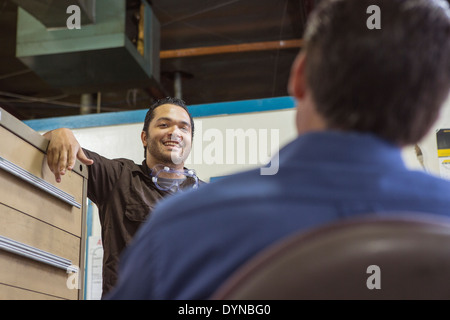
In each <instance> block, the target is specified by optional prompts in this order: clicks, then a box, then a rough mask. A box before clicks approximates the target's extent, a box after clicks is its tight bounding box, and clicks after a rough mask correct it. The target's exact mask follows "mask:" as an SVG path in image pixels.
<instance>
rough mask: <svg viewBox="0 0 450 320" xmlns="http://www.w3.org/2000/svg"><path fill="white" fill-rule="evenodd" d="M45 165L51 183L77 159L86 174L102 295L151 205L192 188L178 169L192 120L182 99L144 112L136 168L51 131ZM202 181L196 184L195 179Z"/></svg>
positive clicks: (187, 174) (190, 176) (191, 176)
mask: <svg viewBox="0 0 450 320" xmlns="http://www.w3.org/2000/svg"><path fill="white" fill-rule="evenodd" d="M44 136H45V137H46V138H47V139H49V140H50V143H49V146H48V149H47V162H48V165H49V167H50V170H52V172H53V173H54V174H55V179H56V181H58V182H59V181H61V177H62V176H63V175H64V174H65V172H66V170H71V169H72V168H73V166H74V164H75V160H76V159H77V158H78V159H79V160H80V161H81V162H82V163H84V164H86V165H87V167H88V170H89V179H88V191H87V193H88V197H89V199H91V200H92V201H93V202H94V203H95V204H96V205H97V207H98V209H99V217H100V224H101V226H102V241H103V248H104V256H103V295H105V294H106V293H108V291H109V290H110V289H111V288H112V287H113V286H114V284H115V282H116V279H117V270H116V269H117V264H118V261H119V257H120V254H121V253H122V251H123V250H124V249H125V247H126V246H127V245H128V244H129V242H130V241H131V239H132V238H133V236H134V234H135V233H136V231H137V230H138V228H139V227H140V225H141V224H142V223H143V222H144V221H145V220H146V219H147V218H148V216H149V214H150V212H151V211H152V210H153V207H154V206H155V204H156V203H157V202H158V201H159V200H160V199H162V198H164V197H166V196H167V195H169V194H171V193H173V192H176V191H178V190H179V189H190V188H197V186H198V182H199V181H198V179H197V177H196V176H195V172H193V170H188V169H186V168H184V161H185V160H186V158H187V157H188V156H189V153H190V151H191V145H192V138H193V136H194V121H193V119H192V116H191V115H190V114H189V112H188V110H187V107H186V105H185V103H184V101H182V100H179V99H176V98H165V99H162V100H159V101H157V102H156V103H154V104H153V105H152V106H151V107H150V108H149V110H148V112H147V115H146V117H145V120H144V127H143V129H142V133H141V140H142V145H143V147H144V157H145V159H144V160H143V161H142V164H141V165H138V164H136V163H134V162H133V161H131V160H129V159H112V160H111V159H107V158H105V157H102V156H101V155H99V154H97V153H95V152H93V151H90V150H87V149H84V148H82V147H81V146H80V144H79V143H78V141H77V140H76V138H75V136H74V134H73V133H72V131H71V130H69V129H66V128H60V129H56V130H53V131H50V132H47V133H46V134H45V135H44ZM200 183H202V181H200Z"/></svg>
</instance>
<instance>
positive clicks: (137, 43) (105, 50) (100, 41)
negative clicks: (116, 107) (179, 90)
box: [16, 0, 160, 93]
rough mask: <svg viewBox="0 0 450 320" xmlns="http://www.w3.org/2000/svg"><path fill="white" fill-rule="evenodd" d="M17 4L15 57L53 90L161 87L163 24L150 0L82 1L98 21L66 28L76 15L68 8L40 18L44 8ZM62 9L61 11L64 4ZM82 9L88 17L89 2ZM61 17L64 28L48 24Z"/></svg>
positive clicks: (84, 90)
mask: <svg viewBox="0 0 450 320" xmlns="http://www.w3.org/2000/svg"><path fill="white" fill-rule="evenodd" d="M60 1H61V0H57V1H50V0H47V1H32V2H41V3H43V2H47V3H50V2H55V3H56V2H58V3H59V2H60ZM16 2H17V3H18V4H19V5H20V7H19V9H18V22H17V41H16V56H17V58H19V59H20V60H21V61H22V62H23V63H24V64H26V65H27V66H28V67H29V68H30V69H31V70H33V71H34V72H35V73H36V74H37V75H39V76H40V77H41V78H42V79H43V80H44V81H46V82H47V83H48V84H50V85H51V86H53V87H54V88H59V89H61V90H62V91H64V92H67V93H89V92H98V91H112V90H116V89H118V88H121V89H123V88H136V87H148V86H150V87H158V88H159V64H160V61H159V42H160V31H159V29H160V26H159V22H158V20H157V18H156V16H155V15H154V14H153V12H152V10H151V7H150V6H149V4H148V3H147V2H146V1H142V2H141V1H136V0H133V1H131V0H129V1H127V0H96V1H78V4H80V6H79V7H80V9H81V6H82V5H81V3H82V2H91V3H94V8H93V9H94V10H93V12H92V15H91V17H95V21H94V23H91V22H89V20H88V22H87V24H83V23H81V25H80V28H79V29H77V28H73V29H70V28H69V27H67V26H66V21H67V20H68V19H69V18H71V15H72V13H70V11H69V13H66V11H67V7H66V8H63V9H65V10H63V11H61V10H59V11H56V10H53V9H48V12H49V14H50V16H49V15H47V16H46V17H47V18H45V21H41V20H39V19H41V18H40V17H42V16H45V15H38V14H37V13H36V11H41V12H42V11H45V10H44V9H42V8H41V10H34V12H33V14H31V13H30V12H28V10H31V11H33V9H30V8H27V7H25V6H22V4H21V3H22V2H31V1H20V0H17V1H16ZM61 2H64V3H66V1H61ZM73 3H74V1H71V4H73ZM136 3H137V5H136ZM65 5H67V3H66V4H65ZM38 7H39V6H38V5H36V6H35V7H34V8H38ZM58 7H60V9H61V5H60V4H58ZM80 11H82V12H84V14H85V15H86V16H88V14H87V11H88V10H87V9H86V6H84V7H83V9H82V10H80ZM50 12H51V13H50ZM52 15H57V18H58V19H56V17H53V18H51V16H52ZM61 15H62V17H63V19H62V20H63V21H64V26H63V27H59V28H49V27H47V26H46V24H45V23H48V21H56V20H58V21H61ZM81 15H83V14H81ZM42 19H44V18H42ZM58 24H60V22H58Z"/></svg>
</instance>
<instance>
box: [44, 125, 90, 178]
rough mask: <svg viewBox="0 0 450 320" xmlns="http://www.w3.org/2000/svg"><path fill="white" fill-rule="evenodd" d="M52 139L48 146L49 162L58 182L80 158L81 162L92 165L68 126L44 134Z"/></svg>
mask: <svg viewBox="0 0 450 320" xmlns="http://www.w3.org/2000/svg"><path fill="white" fill-rule="evenodd" d="M44 137H46V138H47V139H49V140H50V143H49V144H48V148H47V164H48V167H49V168H50V170H51V171H52V172H53V174H54V175H55V180H56V182H61V176H62V175H64V174H65V173H66V170H72V169H73V166H74V165H75V161H76V159H77V158H78V160H80V162H82V163H84V164H86V165H91V164H93V163H94V160H92V159H89V158H88V157H86V155H85V154H84V152H83V149H82V148H81V146H80V144H79V143H78V141H77V139H76V138H75V136H74V135H73V133H72V131H71V130H69V129H66V128H61V129H55V130H52V131H49V132H47V133H45V134H44Z"/></svg>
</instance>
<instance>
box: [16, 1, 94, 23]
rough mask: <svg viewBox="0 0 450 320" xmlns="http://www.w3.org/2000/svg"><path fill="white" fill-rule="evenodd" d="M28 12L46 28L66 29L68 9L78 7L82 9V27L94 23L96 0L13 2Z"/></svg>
mask: <svg viewBox="0 0 450 320" xmlns="http://www.w3.org/2000/svg"><path fill="white" fill-rule="evenodd" d="M12 1H13V2H14V3H15V4H17V5H18V6H19V7H21V8H22V9H24V10H25V11H27V12H28V13H29V14H31V15H32V16H33V17H35V18H36V19H37V20H39V21H40V22H41V23H42V24H43V25H44V26H45V27H46V28H49V29H50V28H65V27H66V21H67V15H66V12H67V8H68V7H69V6H70V5H77V6H78V8H80V22H81V25H87V24H91V23H94V19H95V0H32V1H30V0H12Z"/></svg>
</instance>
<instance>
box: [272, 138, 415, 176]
mask: <svg viewBox="0 0 450 320" xmlns="http://www.w3.org/2000/svg"><path fill="white" fill-rule="evenodd" d="M295 162H314V163H323V164H326V163H327V162H332V163H335V164H337V163H343V164H344V163H345V164H357V165H367V166H384V167H391V168H393V169H394V168H397V169H405V168H406V166H405V164H404V161H403V158H402V155H401V148H400V147H398V146H396V145H394V144H392V143H390V142H388V141H386V140H383V139H380V138H378V137H377V136H375V135H373V134H367V133H358V132H344V131H318V132H311V133H306V134H302V135H300V136H298V137H297V138H296V139H295V140H294V141H292V142H291V143H289V144H288V145H287V146H286V147H285V148H283V150H282V151H281V152H280V163H282V164H289V163H295Z"/></svg>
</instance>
